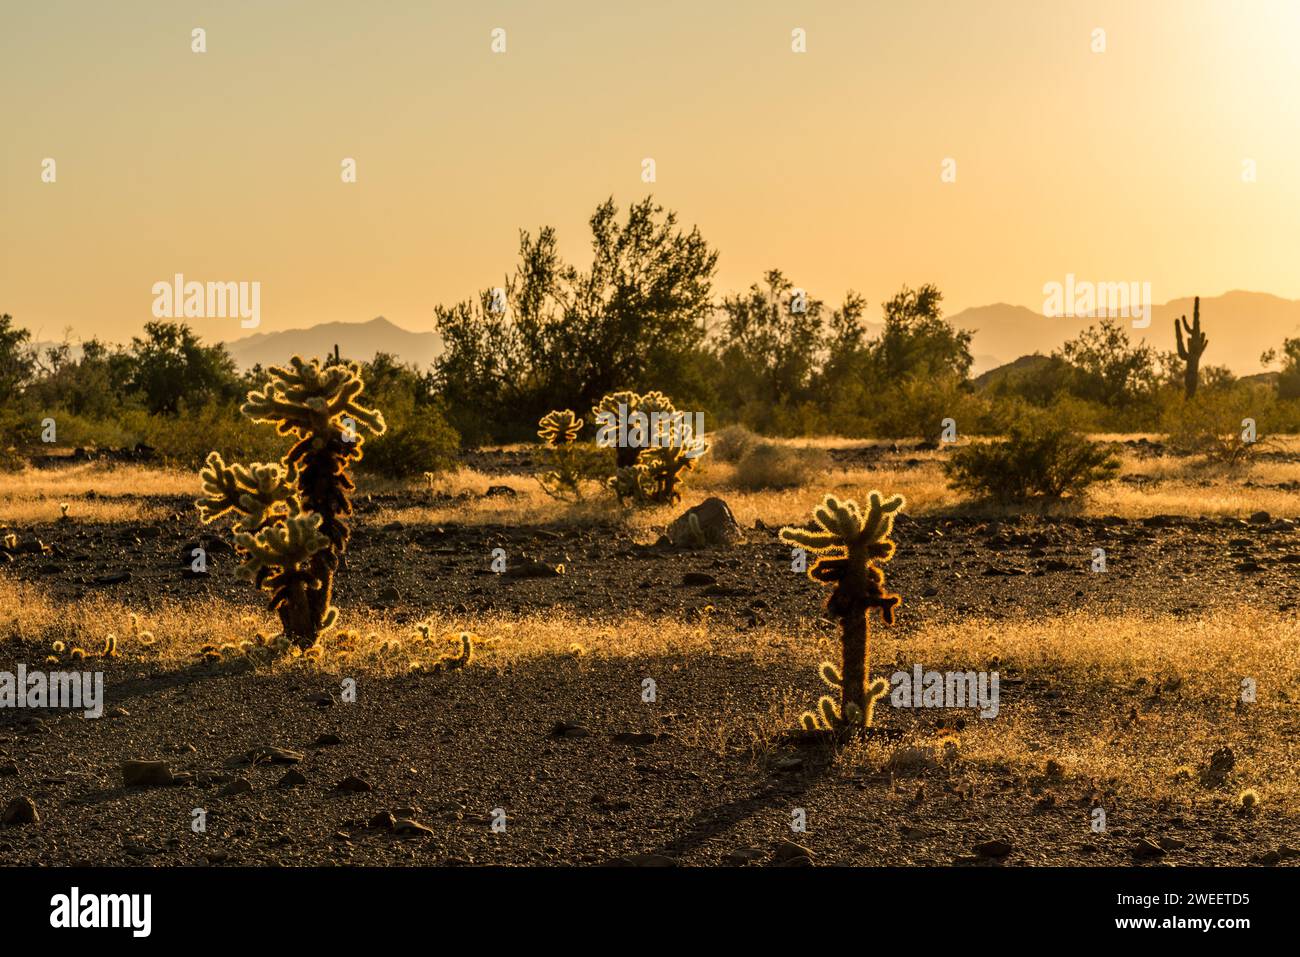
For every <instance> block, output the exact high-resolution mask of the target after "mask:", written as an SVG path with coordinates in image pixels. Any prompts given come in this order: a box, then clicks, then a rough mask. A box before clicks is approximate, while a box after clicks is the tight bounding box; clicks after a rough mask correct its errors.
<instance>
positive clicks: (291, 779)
mask: <svg viewBox="0 0 1300 957" xmlns="http://www.w3.org/2000/svg"><path fill="white" fill-rule="evenodd" d="M306 783H307V776H306V775H305V774H303V773H302V772H301V771H299V770H298V769H297V768H290V769H289V770H288V771H286V772H285V774H284V777H282V778H280V780H279V781H276V782H275V786H276V787H278V788H300V787H302V786H303V785H304V784H306Z"/></svg>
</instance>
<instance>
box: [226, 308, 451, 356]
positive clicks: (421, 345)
mask: <svg viewBox="0 0 1300 957" xmlns="http://www.w3.org/2000/svg"><path fill="white" fill-rule="evenodd" d="M224 345H225V347H226V351H227V352H229V353H230V355H231V357H232V358H233V359H234V360H235V364H236V365H238V366H239V367H240V368H241V369H250V368H252V367H253V366H255V365H261V366H263V367H265V366H269V365H279V364H281V363H283V362H285V361H287V360H288V358H289V357H290V356H293V355H300V356H305V357H308V358H310V357H312V356H318V357H321V358H324V357H325V356H326V355H329V354H332V353H333V352H334V347H335V346H338V349H339V355H340V356H342V357H343V358H345V359H355V360H357V361H359V362H364V361H368V360H370V359H373V358H374V356H375V353H376V352H388V353H391V354H392V355H395V356H397V357H398V358H399V359H400V360H402V361H403V362H409V363H411V364H413V365H415V366H417V367H418V368H420V369H426V368H428V367H429V366H430V365H432V364H433V360H434V359H436V358H437V357H438V356H439V355H441V353H442V337H440V336H439V335H438V334H437V333H436V332H407V331H406V330H405V329H402V328H400V327H398V326H395V325H393V324H392V323H391V322H389V321H388V320H387V319H385V318H384V317H383V316H379V317H378V318H376V319H371V320H370V321H369V322H323V323H321V324H320V325H316V326H310V327H308V328H306V329H286V330H284V331H283V332H259V333H255V334H254V335H251V336H246V337H245V338H243V339H235V340H233V341H231V342H227V343H224Z"/></svg>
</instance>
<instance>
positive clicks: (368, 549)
mask: <svg viewBox="0 0 1300 957" xmlns="http://www.w3.org/2000/svg"><path fill="white" fill-rule="evenodd" d="M1099 438H1101V439H1103V440H1106V441H1111V442H1114V443H1115V446H1116V449H1117V450H1118V452H1119V454H1120V457H1121V459H1122V465H1123V467H1122V471H1121V474H1120V477H1119V479H1118V480H1117V481H1115V482H1113V483H1109V484H1107V485H1104V486H1099V487H1097V488H1096V490H1095V491H1093V492H1092V493H1091V494H1090V495H1089V496H1088V497H1087V498H1086V499H1084V500H1082V501H1079V502H1075V503H1070V504H1068V505H1057V506H1055V507H1052V508H1042V509H1023V508H1022V509H1019V510H1012V509H1000V508H992V507H985V506H981V505H979V504H978V503H974V502H970V501H968V500H965V499H964V498H963V497H962V496H960V495H957V494H955V493H953V492H951V491H949V490H948V489H947V488H946V486H945V483H944V480H943V475H942V472H941V470H940V463H941V460H942V458H943V456H944V454H945V452H944V451H943V450H942V449H939V450H935V449H928V448H925V447H921V446H919V445H918V444H917V443H909V442H899V443H890V442H868V441H850V440H842V439H833V438H828V439H824V440H817V441H804V442H798V443H792V444H794V445H796V446H797V448H798V449H799V451H800V454H802V455H806V456H808V457H809V460H810V461H816V462H817V463H818V467H817V469H816V471H815V473H814V474H813V475H811V476H810V477H809V478H808V479H807V480H806V481H804V482H801V484H799V485H798V486H797V487H793V488H787V489H779V490H776V489H762V488H760V489H747V488H742V487H740V485H738V484H737V482H736V478H737V476H736V475H735V474H734V469H733V468H732V467H731V466H729V465H727V464H726V463H724V462H710V461H708V460H707V459H706V461H705V464H704V466H703V467H702V468H701V469H700V470H699V471H698V472H697V473H694V474H692V476H691V478H690V482H689V484H688V489H687V492H686V495H685V497H684V498H683V500H682V502H681V503H680V504H678V505H676V506H672V507H663V508H658V509H651V510H639V511H633V512H625V511H623V510H621V509H619V508H618V507H617V506H615V505H614V504H613V503H612V501H611V500H610V499H609V498H608V496H604V495H602V494H600V493H598V492H594V491H593V493H592V494H591V496H590V499H589V500H588V501H584V502H580V503H578V504H563V503H559V502H556V501H554V500H552V499H550V498H548V497H547V496H546V495H545V494H544V493H543V492H542V491H541V490H540V488H539V486H538V483H537V482H536V480H535V479H534V478H533V477H532V473H533V472H534V471H536V469H537V468H538V464H537V462H536V461H535V458H536V455H535V451H534V450H532V449H530V448H529V447H526V446H518V447H508V448H502V449H491V450H484V451H479V452H475V453H468V454H466V456H465V457H464V461H463V462H462V467H461V469H460V470H459V471H458V472H455V473H452V474H449V475H444V476H441V477H438V478H434V479H430V480H429V481H428V482H409V483H395V482H367V481H365V480H364V478H363V479H362V480H361V482H360V488H359V490H358V493H357V496H356V511H355V515H354V516H353V521H352V527H353V538H352V542H351V545H350V549H349V551H348V553H347V555H346V565H345V567H344V568H343V569H342V570H341V572H340V574H339V578H338V583H337V589H336V596H335V604H337V605H338V606H339V607H340V609H341V611H342V622H341V625H340V627H339V628H338V629H336V630H335V631H333V632H331V633H329V635H328V636H327V637H326V640H325V642H324V644H323V645H322V646H320V647H319V648H318V649H313V651H312V652H310V653H309V654H307V655H297V656H287V657H280V658H272V657H271V656H270V655H268V654H263V651H264V649H262V648H261V647H260V645H259V639H258V638H257V635H258V634H259V632H260V633H261V634H262V635H263V636H265V635H267V634H270V633H273V632H274V631H275V630H276V626H275V623H274V616H273V614H271V613H270V612H268V611H267V609H266V608H265V604H264V600H263V598H262V597H261V596H260V595H259V593H257V592H255V591H254V590H253V589H252V588H251V587H249V585H248V584H247V583H245V582H243V581H241V580H238V579H237V578H236V577H235V575H234V560H233V555H232V551H231V548H230V545H229V533H228V532H227V531H225V530H224V528H221V527H217V526H202V525H200V523H199V521H198V518H197V515H196V511H195V508H194V505H193V501H194V498H195V497H196V495H197V493H198V490H199V482H198V479H197V476H196V475H195V474H193V473H192V472H186V471H179V470H169V469H163V468H159V467H153V466H149V465H139V464H111V463H105V462H94V461H91V462H79V463H47V464H45V465H43V466H42V467H37V468H28V469H26V470H24V471H22V472H19V473H14V474H11V475H3V476H0V526H3V528H0V536H3V535H6V534H11V535H12V536H14V537H13V539H11V540H10V547H8V548H7V550H6V551H4V552H3V553H0V603H2V604H0V607H2V609H3V610H2V611H0V671H14V670H16V669H17V667H18V666H19V665H20V664H25V665H26V666H27V667H28V668H47V669H50V670H60V669H71V668H75V669H78V670H81V669H88V670H97V671H103V672H104V674H105V694H106V704H105V712H104V716H103V717H102V718H99V719H88V718H85V717H83V716H82V715H81V713H80V712H73V713H69V712H66V711H58V712H56V711H42V712H33V711H27V710H22V709H5V710H3V711H0V807H5V808H8V807H11V806H13V802H14V800H15V799H16V798H25V799H27V800H28V801H30V803H31V804H32V805H34V807H35V808H36V812H37V816H38V817H39V821H37V822H36V823H26V824H24V823H13V824H9V825H6V826H3V827H0V857H3V859H4V860H5V861H7V862H9V863H13V864H69V865H121V864H137V865H140V864H142V865H151V866H166V865H177V864H180V865H277V864H278V865H286V866H298V865H342V864H372V865H457V864H462V865H492V864H503V865H598V864H611V863H616V864H629V863H630V864H634V865H672V864H680V865H734V866H764V865H787V864H793V865H808V864H811V865H814V866H823V865H924V864H936V865H948V864H958V865H967V866H975V867H979V866H1023V865H1063V864H1085V865H1088V864H1095V865H1116V864H1119V865H1128V864H1138V865H1153V866H1163V865H1189V864H1213V865H1243V864H1277V865H1287V864H1296V863H1297V862H1300V772H1298V771H1297V767H1298V765H1300V763H1298V761H1297V758H1300V711H1298V710H1297V702H1298V701H1300V654H1298V653H1297V647H1300V623H1298V621H1297V608H1300V584H1298V581H1297V573H1298V571H1300V524H1298V523H1300V504H1298V503H1300V498H1298V497H1297V494H1296V491H1297V489H1298V488H1300V441H1296V440H1294V439H1290V440H1284V441H1280V442H1278V443H1275V444H1274V446H1273V447H1272V448H1271V449H1270V450H1268V451H1266V452H1261V453H1260V454H1259V455H1258V456H1257V457H1256V458H1255V460H1253V461H1252V462H1250V463H1249V464H1247V465H1245V466H1243V467H1241V468H1239V469H1238V470H1236V471H1225V470H1223V469H1215V468H1211V467H1208V466H1205V465H1202V464H1200V463H1198V462H1197V461H1195V460H1193V459H1191V458H1189V457H1185V456H1179V455H1175V454H1173V453H1172V452H1170V451H1169V450H1167V449H1166V448H1164V447H1163V446H1162V444H1161V442H1160V440H1159V437H1158V436H1103V437H1099ZM875 488H878V489H881V490H882V491H884V492H887V493H895V492H898V493H902V494H904V495H906V496H907V499H908V505H907V509H906V512H905V514H904V515H903V516H902V517H901V518H900V519H899V520H898V522H897V524H896V526H895V534H894V539H895V541H896V542H897V543H898V551H897V555H896V557H895V558H894V560H893V561H892V562H891V563H890V564H889V565H888V567H887V574H888V582H889V586H890V588H891V589H892V590H894V591H897V592H898V593H899V594H901V595H902V596H903V605H902V608H901V609H900V611H899V615H898V621H897V623H896V624H895V625H893V626H892V627H886V626H883V625H881V624H880V623H879V619H878V618H877V619H873V622H872V626H871V643H872V644H871V662H870V666H871V674H872V675H873V676H874V675H885V676H888V675H890V674H892V673H894V672H896V671H900V670H901V671H911V670H912V668H913V666H914V665H915V664H921V665H922V666H923V667H924V668H925V669H937V670H950V669H951V670H960V671H967V670H975V671H997V672H998V673H999V675H1000V682H1001V684H1000V688H1001V691H1000V696H1001V697H1000V705H999V710H998V714H997V716H996V717H994V718H989V719H986V718H981V717H980V715H979V714H978V712H977V711H975V710H973V709H966V710H955V709H911V708H899V707H895V706H893V705H892V704H890V703H889V702H888V701H886V702H882V703H881V706H880V707H879V708H878V709H877V711H876V725H877V728H876V729H875V730H874V732H873V733H872V734H871V735H870V736H868V737H865V738H860V739H854V740H851V741H848V742H846V743H844V744H843V745H841V746H837V747H832V746H830V745H828V744H826V743H825V742H811V743H810V742H808V741H806V740H802V739H801V738H800V737H799V736H798V735H797V734H793V733H791V732H792V731H793V730H794V729H796V728H797V727H798V724H799V715H800V713H801V712H802V711H804V710H805V709H807V708H810V707H812V706H813V705H814V704H815V702H816V700H817V698H818V696H819V695H821V694H822V693H824V690H825V689H824V687H823V685H822V684H821V683H820V681H819V680H818V677H817V674H816V668H817V664H818V662H819V661H821V660H824V659H828V658H830V659H834V658H835V657H836V655H837V651H836V644H837V641H836V629H835V626H834V625H833V624H832V623H831V622H829V621H827V620H825V619H824V618H823V617H822V615H823V613H824V612H823V602H824V600H825V592H824V590H823V589H822V588H821V587H820V586H819V585H818V584H816V583H814V582H812V581H810V580H809V579H808V578H807V577H806V576H805V575H804V574H802V573H800V572H798V571H795V570H793V569H792V561H791V549H790V547H789V546H788V545H785V544H782V543H781V542H780V541H778V539H777V530H778V529H779V528H780V526H781V525H782V524H786V523H792V524H797V523H803V522H805V521H807V519H808V517H809V514H810V511H811V509H812V507H813V505H815V504H816V502H817V501H818V500H819V499H820V498H821V496H822V495H823V494H824V493H827V492H833V493H835V494H837V495H840V496H848V497H856V498H858V499H860V500H865V496H866V493H867V492H868V491H869V490H870V489H875ZM710 496H718V497H721V498H722V499H724V500H725V501H726V502H727V503H728V505H729V506H730V508H731V510H732V512H733V513H734V515H735V517H736V519H737V521H738V523H739V525H740V527H741V529H742V530H743V534H744V541H743V542H742V543H739V544H735V545H732V546H728V547H723V546H717V547H705V548H686V547H675V546H673V545H671V544H669V543H668V542H667V541H666V539H664V537H663V532H664V530H665V528H666V526H667V525H668V523H669V522H671V521H672V520H673V519H674V518H675V517H676V516H677V515H679V514H681V513H682V512H683V511H684V510H685V509H686V508H688V507H690V506H693V505H696V504H698V503H700V502H701V501H703V500H704V499H706V498H708V497H710ZM64 506H66V516H65V515H64V514H63V513H64V508H63V507H64ZM196 547H203V548H204V550H205V552H206V554H207V561H208V572H207V574H195V573H193V572H192V571H191V570H190V565H191V559H190V556H191V554H192V552H193V549H194V548H196ZM495 549H503V550H504V555H505V560H506V572H505V573H504V574H499V573H496V572H494V571H493V568H492V562H493V556H494V550H495ZM1096 549H1104V551H1105V557H1106V570H1105V571H1104V572H1099V571H1094V570H1093V562H1094V558H1095V555H1096V552H1095V550H1096ZM417 624H424V625H425V626H426V627H425V628H424V630H423V631H421V630H418V629H417V628H416V626H417ZM463 631H469V632H472V633H473V635H474V636H476V637H475V640H474V657H473V660H472V661H471V662H470V663H469V664H468V665H467V666H465V667H463V668H459V669H456V670H449V671H436V670H434V669H433V668H432V667H431V665H432V663H433V662H434V661H436V660H437V659H438V658H440V657H441V656H442V655H444V654H446V653H448V652H449V651H451V650H452V649H453V648H454V647H456V640H457V636H458V635H459V634H460V633H461V632H463ZM109 635H112V636H113V639H114V641H113V642H111V643H110V642H109V637H108V636H109ZM106 651H108V652H110V653H108V654H106ZM646 679H650V680H651V682H652V683H653V684H652V686H649V687H652V688H653V695H651V696H649V697H652V698H653V700H646V698H647V696H648V695H647V690H646V689H647V687H648V685H647V682H646ZM1243 682H1247V683H1248V684H1249V685H1250V686H1251V688H1252V690H1253V692H1254V694H1253V695H1245V694H1244V693H1243V687H1244V685H1243ZM350 687H355V700H351V695H350V693H349V691H348V690H347V689H348V688H350ZM1245 698H1253V700H1243V699H1245ZM1216 755H1217V757H1216ZM131 760H151V761H163V762H165V763H166V765H167V770H168V774H167V775H165V776H169V777H171V779H172V781H171V783H170V784H157V785H144V786H139V785H133V786H126V785H125V784H124V777H123V763H124V762H126V761H131ZM1098 808H1100V809H1102V810H1104V813H1105V827H1104V829H1101V830H1097V829H1095V821H1096V814H1095V812H1096V810H1097V809H1098ZM196 812H201V815H200V816H201V817H202V819H203V821H204V823H205V829H204V830H202V831H196V830H195V828H194V826H193V824H194V821H195V819H196ZM503 821H504V827H502V822H503ZM798 821H802V822H803V823H804V827H803V828H802V829H795V828H793V827H792V824H793V823H795V822H798Z"/></svg>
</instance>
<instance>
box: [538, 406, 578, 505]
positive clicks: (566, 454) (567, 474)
mask: <svg viewBox="0 0 1300 957" xmlns="http://www.w3.org/2000/svg"><path fill="white" fill-rule="evenodd" d="M537 424H538V426H539V428H538V430H537V435H538V438H540V439H541V440H542V442H543V443H544V444H545V445H546V449H547V452H548V454H549V455H550V459H551V466H552V467H551V469H550V470H549V471H547V472H543V473H542V474H540V475H538V476H537V481H538V482H539V483H541V486H542V490H543V491H544V492H546V494H547V495H550V496H551V497H552V498H558V499H561V500H565V499H576V498H578V497H579V496H580V495H581V490H582V469H581V468H580V466H579V461H578V449H577V445H576V442H577V439H578V433H579V432H581V431H582V419H580V418H578V417H577V416H576V415H574V414H573V411H572V410H571V409H557V410H555V411H553V412H548V413H546V415H544V416H542V418H541V420H540V421H539V422H538V423H537Z"/></svg>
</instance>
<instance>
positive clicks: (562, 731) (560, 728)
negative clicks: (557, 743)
mask: <svg viewBox="0 0 1300 957" xmlns="http://www.w3.org/2000/svg"><path fill="white" fill-rule="evenodd" d="M551 737H553V738H589V737H591V732H590V731H588V730H587V729H586V728H585V727H584V726H583V725H580V724H578V723H577V722H576V721H557V722H555V726H554V727H553V728H551Z"/></svg>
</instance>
